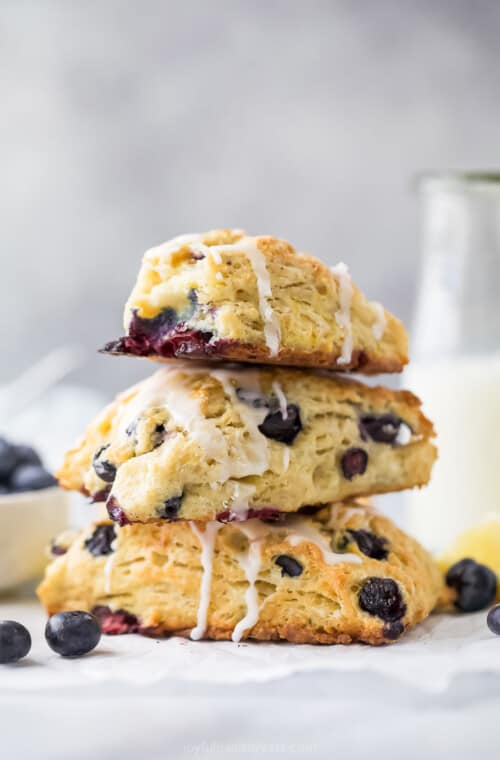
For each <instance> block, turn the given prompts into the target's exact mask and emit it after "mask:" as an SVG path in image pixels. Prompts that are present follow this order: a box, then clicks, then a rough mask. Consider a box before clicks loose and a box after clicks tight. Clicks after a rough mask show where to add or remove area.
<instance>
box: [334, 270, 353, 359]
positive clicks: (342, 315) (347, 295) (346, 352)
mask: <svg viewBox="0 0 500 760" xmlns="http://www.w3.org/2000/svg"><path fill="white" fill-rule="evenodd" d="M331 271H332V274H333V275H334V276H335V277H336V278H337V282H338V285H339V303H340V309H339V310H338V311H336V312H335V321H336V322H337V324H338V326H339V327H341V328H342V329H343V331H344V342H343V344H342V352H341V355H340V356H339V358H338V359H337V364H349V363H350V361H351V358H352V324H351V300H352V294H353V285H352V280H351V275H350V274H349V269H348V268H347V266H346V265H345V264H344V263H343V262H341V263H340V264H337V266H334V267H331Z"/></svg>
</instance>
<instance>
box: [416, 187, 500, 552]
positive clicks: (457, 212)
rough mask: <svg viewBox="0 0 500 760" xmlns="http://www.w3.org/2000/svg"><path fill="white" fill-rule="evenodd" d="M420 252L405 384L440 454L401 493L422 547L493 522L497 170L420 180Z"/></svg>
mask: <svg viewBox="0 0 500 760" xmlns="http://www.w3.org/2000/svg"><path fill="white" fill-rule="evenodd" d="M419 196H420V204H421V229H422V241H421V246H422V258H421V271H420V283H419V290H418V296H417V305H416V317H415V324H414V330H413V336H412V346H411V349H412V353H411V359H412V362H411V364H410V366H409V369H408V370H407V377H406V384H407V386H408V387H409V388H411V389H412V390H413V391H414V392H415V393H416V394H417V395H418V396H420V397H421V398H422V400H423V403H424V411H425V412H426V413H427V414H428V415H429V416H430V418H431V419H432V420H433V422H434V424H435V427H436V430H437V433H438V438H437V444H438V447H439V459H438V461H437V463H436V465H435V469H434V472H433V477H432V481H431V483H430V485H429V486H428V487H426V488H424V489H422V490H420V491H414V492H412V494H411V496H410V508H409V523H410V525H409V527H410V530H411V531H412V532H413V534H414V535H415V536H416V537H417V538H419V539H420V540H421V541H422V542H423V543H424V544H425V545H426V546H428V547H429V548H430V549H431V550H438V551H439V550H441V549H442V548H444V547H446V546H448V545H449V544H450V542H451V541H452V540H453V538H455V537H456V536H457V535H458V534H459V533H462V532H463V531H464V530H466V529H468V528H469V527H471V526H473V525H476V524H477V523H479V522H480V521H481V520H484V519H489V518H490V517H491V516H495V517H496V518H497V519H499V520H500V174H488V173H486V174H480V173H471V174H449V175H427V176H424V177H422V178H421V179H420V181H419Z"/></svg>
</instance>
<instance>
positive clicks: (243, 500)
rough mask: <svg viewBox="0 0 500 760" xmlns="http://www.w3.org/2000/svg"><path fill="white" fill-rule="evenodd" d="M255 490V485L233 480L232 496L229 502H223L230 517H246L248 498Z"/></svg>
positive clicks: (237, 518) (236, 518) (234, 518)
mask: <svg viewBox="0 0 500 760" xmlns="http://www.w3.org/2000/svg"><path fill="white" fill-rule="evenodd" d="M255 490H256V489H255V486H251V485H248V484H247V483H238V482H237V481H235V482H234V492H233V498H232V499H231V501H230V502H227V503H225V506H226V507H227V509H228V510H229V513H230V519H232V520H246V519H247V515H248V509H249V504H250V499H251V498H252V496H253V495H254V493H255Z"/></svg>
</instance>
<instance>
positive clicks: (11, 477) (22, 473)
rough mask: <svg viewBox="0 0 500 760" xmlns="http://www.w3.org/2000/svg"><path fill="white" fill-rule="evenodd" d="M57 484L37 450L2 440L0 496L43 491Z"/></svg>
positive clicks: (0, 445)
mask: <svg viewBox="0 0 500 760" xmlns="http://www.w3.org/2000/svg"><path fill="white" fill-rule="evenodd" d="M56 484H57V481H56V479H55V478H54V476H53V475H51V474H50V473H49V472H48V471H47V470H46V469H45V467H44V466H43V464H42V460H41V458H40V456H39V455H38V454H37V452H36V451H35V449H33V448H32V447H31V446H26V445H24V444H15V443H12V442H11V441H8V440H7V439H6V438H0V494H9V493H23V492H26V491H41V490H42V489H44V488H51V487H52V486H55V485H56Z"/></svg>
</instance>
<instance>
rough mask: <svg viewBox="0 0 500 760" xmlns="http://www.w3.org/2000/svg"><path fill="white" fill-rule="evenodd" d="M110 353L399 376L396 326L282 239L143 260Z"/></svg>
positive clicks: (216, 243) (233, 238)
mask: <svg viewBox="0 0 500 760" xmlns="http://www.w3.org/2000/svg"><path fill="white" fill-rule="evenodd" d="M125 331H126V334H125V336H124V337H122V338H119V339H118V340H115V341H112V342H111V343H108V344H107V345H106V346H105V347H104V349H103V351H104V352H107V353H112V354H130V355H132V356H148V357H151V358H153V359H157V360H161V359H171V358H173V357H189V358H204V359H219V360H221V359H224V360H231V361H242V362H259V363H266V364H270V363H271V364H282V365H283V364H288V365H294V366H302V367H327V368H330V369H335V370H356V371H358V372H364V373H366V374H374V373H377V372H399V371H401V369H402V367H403V366H404V365H405V364H406V363H407V361H408V358H407V353H408V345H407V342H408V341H407V335H406V332H405V329H404V327H403V325H402V324H401V322H400V321H399V320H398V319H396V318H395V317H394V316H392V314H390V313H389V312H388V311H386V310H385V309H384V308H383V307H382V306H381V305H380V304H378V303H370V302H369V301H367V299H366V298H365V297H364V295H363V294H362V293H361V292H360V291H359V289H358V288H357V287H356V286H355V285H354V284H353V283H352V281H351V279H350V277H349V273H348V271H347V268H346V267H345V266H344V265H343V264H339V265H338V266H337V267H333V268H332V269H331V270H330V269H329V268H328V267H327V266H325V265H324V264H323V263H322V262H321V261H319V260H318V259H316V258H314V257H313V256H309V255H306V254H301V253H297V252H296V251H295V249H294V248H293V247H292V246H291V245H290V244H289V243H287V242H285V241H284V240H279V239H277V238H273V237H267V236H259V237H249V236H246V235H245V234H244V233H243V232H241V231H240V230H215V231H212V232H207V233H205V234H201V235H182V236H180V237H178V238H174V239H173V240H171V241H169V242H168V243H165V244H164V245H161V246H158V247H156V248H152V249H151V250H149V251H147V252H146V254H145V255H144V259H143V263H142V267H141V270H140V272H139V277H138V280H137V283H136V285H135V287H134V289H133V291H132V293H131V295H130V298H129V300H128V302H127V305H126V308H125Z"/></svg>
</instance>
